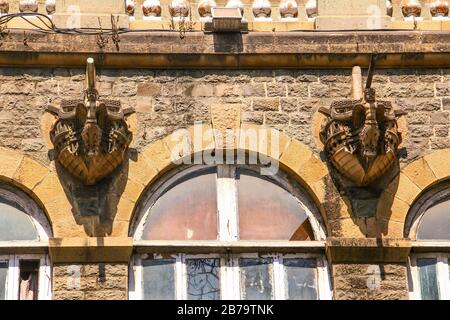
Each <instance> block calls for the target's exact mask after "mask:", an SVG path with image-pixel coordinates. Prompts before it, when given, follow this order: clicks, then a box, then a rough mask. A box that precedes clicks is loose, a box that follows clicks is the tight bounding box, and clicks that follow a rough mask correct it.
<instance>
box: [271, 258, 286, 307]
mask: <svg viewBox="0 0 450 320" xmlns="http://www.w3.org/2000/svg"><path fill="white" fill-rule="evenodd" d="M285 283H286V282H285V279H284V268H283V258H282V257H281V256H279V255H278V256H276V257H274V258H273V286H274V289H275V290H274V299H275V300H286V297H285V288H284V285H285Z"/></svg>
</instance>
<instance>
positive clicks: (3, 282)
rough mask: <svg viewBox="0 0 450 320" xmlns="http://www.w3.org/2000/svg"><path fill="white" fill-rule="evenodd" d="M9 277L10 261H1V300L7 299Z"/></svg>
mask: <svg viewBox="0 0 450 320" xmlns="http://www.w3.org/2000/svg"><path fill="white" fill-rule="evenodd" d="M7 277H8V261H0V300H5V297H6V279H7Z"/></svg>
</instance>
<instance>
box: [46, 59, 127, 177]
mask: <svg viewBox="0 0 450 320" xmlns="http://www.w3.org/2000/svg"><path fill="white" fill-rule="evenodd" d="M47 111H48V112H50V113H52V114H53V115H54V116H55V117H56V118H57V120H56V122H55V123H54V124H53V126H52V128H51V131H50V139H51V141H52V143H53V146H54V159H56V160H57V161H58V162H59V163H60V164H61V165H62V166H63V167H64V168H65V169H66V170H67V171H69V172H70V173H71V174H72V175H73V176H74V177H76V178H78V179H79V180H80V181H81V182H82V183H83V184H85V185H94V184H96V183H97V182H99V181H100V180H102V179H103V178H105V177H106V176H108V175H110V174H111V173H112V172H113V171H114V170H115V169H116V168H117V167H119V165H121V164H122V163H123V161H124V160H125V157H126V155H127V151H128V147H129V145H130V143H131V140H132V137H133V135H132V133H131V132H130V131H129V128H128V124H127V122H126V120H127V117H128V116H129V115H131V114H132V113H134V109H133V108H123V107H122V106H121V103H120V101H117V100H107V99H103V100H100V99H99V93H98V91H97V89H96V72H95V66H94V59H92V58H89V59H87V67H86V86H85V90H84V98H83V100H62V102H61V105H60V107H59V108H57V107H49V108H48V109H47Z"/></svg>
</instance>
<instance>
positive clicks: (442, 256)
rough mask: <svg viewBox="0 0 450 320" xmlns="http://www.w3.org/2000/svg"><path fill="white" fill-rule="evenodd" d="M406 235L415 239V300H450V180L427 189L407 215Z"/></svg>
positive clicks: (412, 276) (412, 280)
mask: <svg viewBox="0 0 450 320" xmlns="http://www.w3.org/2000/svg"><path fill="white" fill-rule="evenodd" d="M406 227H407V229H406V231H405V233H406V234H405V236H406V237H410V238H411V239H413V240H415V242H414V243H413V253H412V255H411V264H410V270H411V272H410V287H411V290H410V294H411V297H412V298H413V299H422V300H438V299H443V300H448V299H450V268H449V260H450V253H449V252H450V183H442V184H440V185H438V186H436V187H434V188H432V189H431V190H429V191H428V192H426V193H425V194H424V195H423V196H422V197H421V198H420V199H419V200H418V201H417V202H416V203H415V204H414V205H413V206H412V207H411V210H410V212H409V214H408V220H407V223H406Z"/></svg>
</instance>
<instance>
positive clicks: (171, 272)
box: [142, 259, 175, 300]
mask: <svg viewBox="0 0 450 320" xmlns="http://www.w3.org/2000/svg"><path fill="white" fill-rule="evenodd" d="M142 269H143V278H144V279H143V298H144V300H174V299H175V259H155V260H152V259H148V260H143V261H142Z"/></svg>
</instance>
